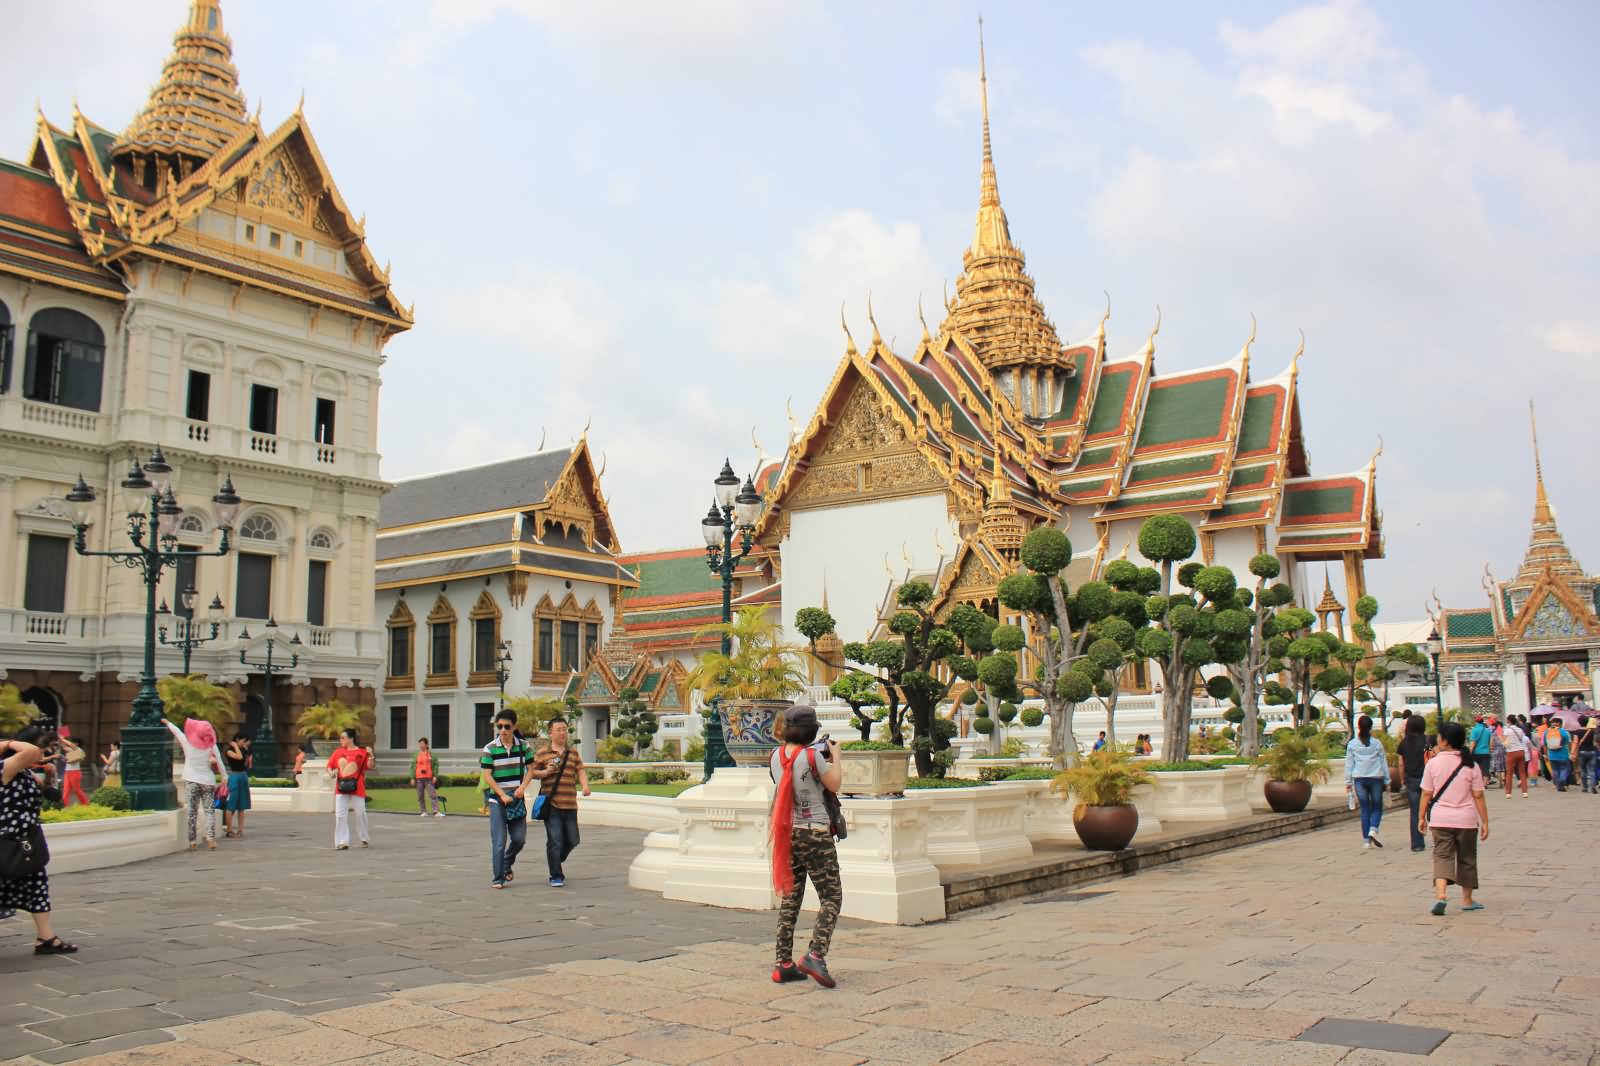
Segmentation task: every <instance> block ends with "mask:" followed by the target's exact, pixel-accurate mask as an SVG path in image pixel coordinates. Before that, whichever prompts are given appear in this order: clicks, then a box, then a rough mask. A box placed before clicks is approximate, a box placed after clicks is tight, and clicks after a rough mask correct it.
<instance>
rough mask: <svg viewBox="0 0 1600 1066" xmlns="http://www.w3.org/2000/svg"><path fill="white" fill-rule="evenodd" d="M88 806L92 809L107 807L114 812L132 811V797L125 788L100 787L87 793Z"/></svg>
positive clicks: (113, 786)
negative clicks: (92, 807)
mask: <svg viewBox="0 0 1600 1066" xmlns="http://www.w3.org/2000/svg"><path fill="white" fill-rule="evenodd" d="M89 804H90V806H94V807H109V808H110V809H111V810H114V811H131V810H133V795H132V794H131V793H130V792H129V791H128V790H127V789H125V788H118V787H117V786H116V785H101V786H100V787H99V788H97V789H95V790H94V791H93V792H91V793H89Z"/></svg>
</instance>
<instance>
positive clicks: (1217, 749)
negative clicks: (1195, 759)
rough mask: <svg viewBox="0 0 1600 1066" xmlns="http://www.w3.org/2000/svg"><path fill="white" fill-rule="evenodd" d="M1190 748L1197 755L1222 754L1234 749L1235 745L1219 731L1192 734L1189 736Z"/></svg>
mask: <svg viewBox="0 0 1600 1066" xmlns="http://www.w3.org/2000/svg"><path fill="white" fill-rule="evenodd" d="M1189 750H1190V751H1192V752H1194V753H1195V754H1196V755H1221V754H1224V753H1226V752H1231V751H1232V750H1233V745H1232V744H1231V743H1229V741H1228V738H1227V737H1225V736H1222V735H1221V734H1218V733H1211V734H1209V735H1207V736H1203V737H1202V736H1199V735H1196V736H1192V737H1190V738H1189Z"/></svg>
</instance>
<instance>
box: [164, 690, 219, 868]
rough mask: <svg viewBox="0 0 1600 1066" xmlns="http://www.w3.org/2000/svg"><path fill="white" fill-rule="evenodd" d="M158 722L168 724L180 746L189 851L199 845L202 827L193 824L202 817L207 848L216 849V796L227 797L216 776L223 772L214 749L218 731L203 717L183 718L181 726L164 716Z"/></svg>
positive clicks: (216, 751) (168, 729)
mask: <svg viewBox="0 0 1600 1066" xmlns="http://www.w3.org/2000/svg"><path fill="white" fill-rule="evenodd" d="M161 724H162V725H164V726H166V727H167V731H168V732H169V733H171V734H172V736H173V739H175V740H176V741H177V742H178V745H179V747H181V748H182V749H183V787H184V792H185V795H186V797H187V799H188V805H189V850H190V851H193V850H195V848H197V847H199V846H200V841H199V839H198V834H199V833H200V831H201V827H200V826H198V825H197V824H196V823H197V822H198V820H199V819H201V818H204V819H205V825H204V827H203V828H204V833H205V838H206V848H207V849H209V850H215V849H216V846H217V810H216V807H217V796H218V794H221V795H222V796H224V797H226V796H227V788H228V786H227V785H226V784H223V785H218V784H217V775H218V774H223V773H224V772H225V771H224V769H223V765H222V752H220V751H218V750H217V731H216V730H215V729H213V728H212V727H211V723H210V722H207V721H206V720H205V719H203V718H185V719H184V720H183V728H182V729H179V728H178V727H177V726H175V725H173V724H172V723H171V722H169V721H167V720H166V719H162V720H161Z"/></svg>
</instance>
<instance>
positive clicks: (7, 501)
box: [0, 474, 27, 607]
mask: <svg viewBox="0 0 1600 1066" xmlns="http://www.w3.org/2000/svg"><path fill="white" fill-rule="evenodd" d="M0 552H4V553H5V554H6V555H9V556H10V557H11V565H9V566H7V565H3V564H0V607H4V606H10V605H12V604H13V603H15V605H16V606H18V607H21V606H22V597H21V596H20V595H18V593H17V591H16V590H17V589H18V587H19V586H18V584H17V583H18V581H20V580H21V577H20V574H21V572H22V570H21V568H22V567H23V566H25V565H26V563H25V562H24V561H23V556H24V555H26V554H27V553H26V552H24V551H23V550H22V545H21V543H20V542H19V541H18V539H17V479H16V476H15V475H13V474H0Z"/></svg>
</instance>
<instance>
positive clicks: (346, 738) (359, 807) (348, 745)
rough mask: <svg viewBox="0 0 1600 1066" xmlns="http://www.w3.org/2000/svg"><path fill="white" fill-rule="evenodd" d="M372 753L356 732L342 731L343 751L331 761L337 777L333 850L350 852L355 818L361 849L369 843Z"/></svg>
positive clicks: (332, 771) (336, 753) (340, 740)
mask: <svg viewBox="0 0 1600 1066" xmlns="http://www.w3.org/2000/svg"><path fill="white" fill-rule="evenodd" d="M370 769H372V753H371V752H369V751H368V750H367V749H365V748H363V747H362V746H361V742H360V741H359V740H358V739H356V731H355V730H354V729H345V730H341V731H340V733H339V750H338V751H336V752H334V753H333V756H332V758H330V759H329V760H328V770H329V771H330V772H331V773H332V774H333V850H334V851H348V850H349V849H350V819H351V817H352V816H354V818H355V823H356V836H357V837H359V838H360V839H361V846H362V847H364V848H365V847H368V846H369V844H368V842H367V771H368V770H370Z"/></svg>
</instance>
